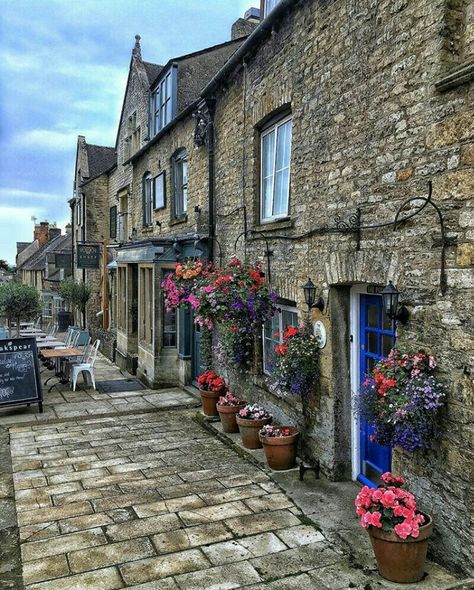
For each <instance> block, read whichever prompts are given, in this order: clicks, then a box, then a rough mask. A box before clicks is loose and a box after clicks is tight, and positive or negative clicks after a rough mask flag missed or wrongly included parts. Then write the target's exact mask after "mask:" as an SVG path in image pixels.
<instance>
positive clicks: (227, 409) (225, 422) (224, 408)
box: [217, 391, 247, 432]
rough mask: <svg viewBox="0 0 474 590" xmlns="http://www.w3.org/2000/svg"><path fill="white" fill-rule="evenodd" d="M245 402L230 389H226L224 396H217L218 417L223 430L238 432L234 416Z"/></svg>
mask: <svg viewBox="0 0 474 590" xmlns="http://www.w3.org/2000/svg"><path fill="white" fill-rule="evenodd" d="M246 403H247V402H245V401H244V400H242V399H240V398H239V397H236V396H235V395H233V394H232V393H230V391H228V392H227V393H226V394H225V395H224V396H221V397H220V398H219V402H218V403H217V411H218V412H219V417H220V419H221V423H222V430H223V431H224V432H239V427H238V426H237V422H236V419H235V418H236V416H237V412H239V411H240V410H241V409H242V408H243V407H244V406H245V405H246Z"/></svg>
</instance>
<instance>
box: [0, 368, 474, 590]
mask: <svg viewBox="0 0 474 590" xmlns="http://www.w3.org/2000/svg"><path fill="white" fill-rule="evenodd" d="M44 376H45V377H46V376H48V372H46V373H45V374H44ZM97 376H98V379H99V380H100V379H104V378H107V379H114V378H115V379H121V378H122V379H123V375H122V374H120V372H119V371H118V369H116V368H115V367H114V366H113V365H112V364H111V363H110V362H109V361H107V360H106V359H104V358H101V359H100V361H99V363H98V367H97ZM197 405H198V403H197V399H196V398H195V397H193V395H191V393H189V392H185V391H181V390H176V389H171V390H162V391H154V392H151V391H150V390H141V391H134V392H121V393H115V394H101V393H98V392H94V391H92V390H87V391H84V390H83V391H78V392H76V393H72V392H70V391H69V390H68V389H67V387H66V386H61V385H60V386H59V389H57V390H56V391H55V392H54V393H50V394H46V399H45V412H44V414H39V413H37V412H36V410H35V409H33V408H25V409H18V408H17V409H15V410H8V411H6V412H3V413H2V415H1V417H0V423H1V424H2V429H3V433H4V438H6V436H5V433H7V430H6V429H7V428H9V430H8V434H9V439H10V450H11V456H10V457H7V458H5V456H4V457H3V465H4V466H5V461H6V460H7V459H8V460H11V469H12V479H13V486H14V491H13V490H12V488H11V487H10V485H9V482H8V474H5V473H4V474H3V476H2V485H1V488H0V489H1V494H2V499H1V502H2V506H3V507H4V508H5V509H4V510H3V516H2V524H1V528H2V531H1V533H2V543H1V546H2V549H1V551H2V569H1V576H0V587H2V588H22V587H23V586H22V583H21V576H20V571H21V568H22V572H23V574H22V575H23V583H24V587H25V588H27V589H28V590H69V589H71V590H72V589H74V590H83V589H94V590H115V589H119V588H125V587H127V588H134V589H135V590H152V589H159V590H178V589H181V590H209V589H215V590H218V589H232V588H241V587H245V588H248V589H249V590H257V589H260V588H269V589H275V590H276V589H277V588H278V589H283V590H285V589H290V588H301V587H303V588H314V589H322V590H326V589H327V590H337V589H345V588H360V589H362V588H364V589H366V590H367V589H370V588H371V589H376V588H394V587H398V586H396V585H394V584H391V583H389V582H386V581H384V580H382V578H380V577H379V576H378V575H377V574H376V569H375V567H374V563H373V558H372V557H371V555H370V553H369V552H368V542H367V539H366V538H365V535H364V531H361V530H359V529H358V528H357V522H356V519H355V517H354V516H353V514H352V508H351V506H350V503H351V499H352V498H353V497H354V495H355V493H356V491H357V486H356V485H355V484H353V483H351V482H347V483H346V484H344V486H345V487H343V490H345V491H344V492H343V493H344V494H346V495H347V498H346V499H345V500H344V502H345V503H346V504H349V506H348V508H347V509H343V511H342V512H341V506H342V505H343V502H342V499H341V486H340V484H339V487H338V488H336V487H335V486H334V484H330V483H329V482H327V481H325V480H324V479H321V480H315V479H314V475H312V474H308V475H307V477H306V480H305V481H304V482H303V483H300V482H299V481H298V476H297V471H296V470H291V471H288V472H285V473H276V472H273V473H272V472H270V471H269V470H268V469H267V470H265V469H264V468H263V463H262V464H260V461H259V457H260V455H259V451H257V452H249V453H253V454H252V456H247V455H245V454H244V453H243V451H242V449H241V448H240V447H239V446H238V445H237V443H236V442H235V440H233V439H232V438H229V439H226V440H221V439H223V438H224V437H223V435H222V433H221V431H220V428H219V426H218V425H217V424H216V423H209V424H207V425H202V424H200V423H199V422H197V421H196V420H195V417H196V408H195V407H194V406H197ZM125 408H127V409H128V411H126V412H125V411H124V409H125ZM332 486H334V487H332ZM336 489H337V490H338V491H337V493H335V490H336ZM12 496H14V504H13V497H12ZM338 503H339V504H338ZM14 508H16V518H15V509H14ZM344 510H346V513H347V514H349V515H350V516H349V520H350V523H348V522H346V523H345V524H344V523H342V522H341V521H342V520H346V516H345V514H346V513H345V512H344ZM16 522H17V525H18V528H16ZM341 524H342V530H341ZM352 525H354V526H352ZM337 531H338V532H337ZM20 561H21V567H20ZM427 572H428V575H427V576H426V578H425V580H424V581H423V582H421V583H420V584H418V585H417V586H416V587H417V588H420V589H428V588H429V589H433V590H434V589H436V590H441V589H447V588H459V589H460V588H468V587H470V586H469V585H468V583H467V582H464V583H461V582H460V581H459V580H456V579H455V578H454V577H453V576H451V575H450V574H448V573H447V572H445V571H444V570H443V569H442V568H440V567H438V566H435V565H433V564H429V567H428V570H427ZM404 587H405V588H410V587H411V586H410V585H408V586H404Z"/></svg>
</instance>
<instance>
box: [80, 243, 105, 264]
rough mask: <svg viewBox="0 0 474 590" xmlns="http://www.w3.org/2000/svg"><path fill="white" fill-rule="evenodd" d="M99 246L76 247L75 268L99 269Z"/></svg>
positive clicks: (83, 245) (82, 245) (81, 245)
mask: <svg viewBox="0 0 474 590" xmlns="http://www.w3.org/2000/svg"><path fill="white" fill-rule="evenodd" d="M99 267H100V246H99V245H98V244H78V245H77V268H99Z"/></svg>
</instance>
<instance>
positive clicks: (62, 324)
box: [57, 278, 75, 332]
mask: <svg viewBox="0 0 474 590" xmlns="http://www.w3.org/2000/svg"><path fill="white" fill-rule="evenodd" d="M74 290H75V282H74V279H72V278H68V279H64V281H61V283H60V284H59V288H58V291H59V294H60V295H61V297H62V298H63V299H64V302H65V304H66V309H65V310H64V311H58V318H57V319H58V328H59V331H60V332H65V331H66V330H67V329H68V327H69V326H70V325H71V324H72V323H73V317H72V310H73V307H74Z"/></svg>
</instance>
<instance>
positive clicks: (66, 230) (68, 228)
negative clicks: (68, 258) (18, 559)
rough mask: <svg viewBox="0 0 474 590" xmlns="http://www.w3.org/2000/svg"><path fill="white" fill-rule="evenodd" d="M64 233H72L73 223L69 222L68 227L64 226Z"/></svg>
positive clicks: (68, 234)
mask: <svg viewBox="0 0 474 590" xmlns="http://www.w3.org/2000/svg"><path fill="white" fill-rule="evenodd" d="M64 233H65V234H66V235H67V236H70V235H71V233H72V225H71V224H70V223H68V224H67V225H66V227H65V228H64Z"/></svg>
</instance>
